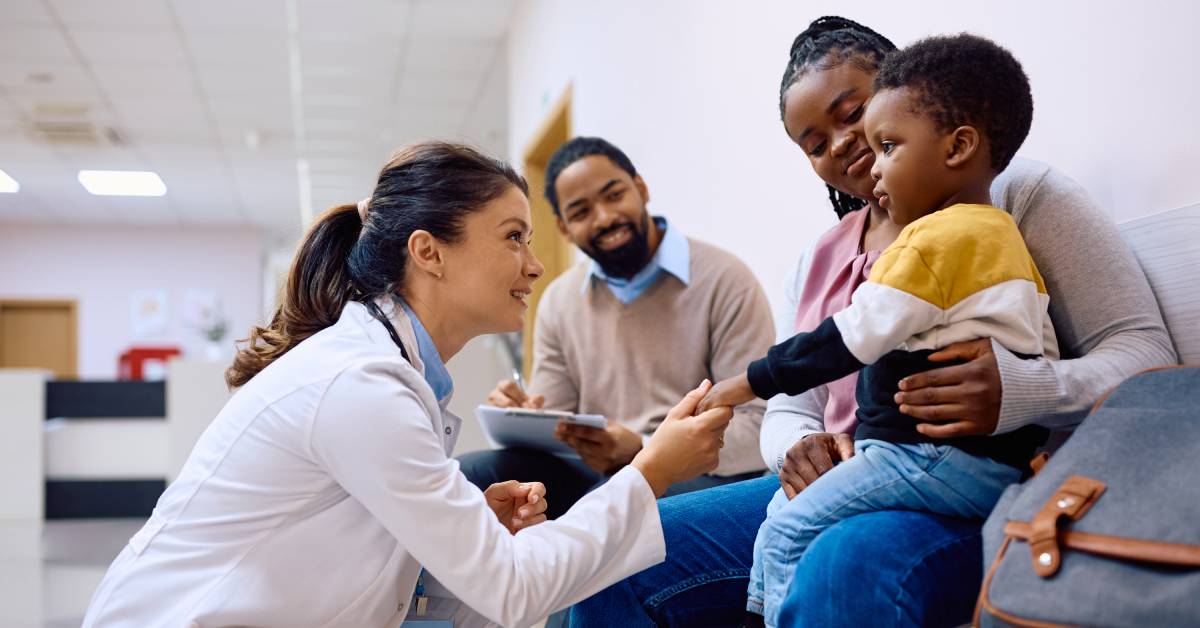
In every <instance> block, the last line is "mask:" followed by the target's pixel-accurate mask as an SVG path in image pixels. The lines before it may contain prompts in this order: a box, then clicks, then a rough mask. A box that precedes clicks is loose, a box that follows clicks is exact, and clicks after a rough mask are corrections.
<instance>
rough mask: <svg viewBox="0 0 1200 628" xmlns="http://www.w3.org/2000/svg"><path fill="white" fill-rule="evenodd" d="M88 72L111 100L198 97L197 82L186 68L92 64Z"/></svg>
mask: <svg viewBox="0 0 1200 628" xmlns="http://www.w3.org/2000/svg"><path fill="white" fill-rule="evenodd" d="M91 70H92V74H94V75H95V77H96V81H97V82H98V83H99V84H100V88H101V89H102V90H104V92H105V93H106V94H108V95H109V96H110V97H117V98H122V97H126V96H127V95H129V94H143V95H150V96H153V97H155V98H189V99H195V98H198V97H199V91H198V90H197V87H196V78H195V77H194V76H193V74H192V71H191V69H190V68H189V67H188V66H187V65H186V64H180V65H177V66H155V65H143V64H136V65H134V64H124V63H119V64H112V63H94V64H92V66H91Z"/></svg>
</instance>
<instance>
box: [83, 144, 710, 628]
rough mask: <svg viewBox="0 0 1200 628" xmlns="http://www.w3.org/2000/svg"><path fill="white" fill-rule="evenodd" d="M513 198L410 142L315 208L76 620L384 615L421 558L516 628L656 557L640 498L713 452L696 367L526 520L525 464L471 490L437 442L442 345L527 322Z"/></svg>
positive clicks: (443, 388)
mask: <svg viewBox="0 0 1200 628" xmlns="http://www.w3.org/2000/svg"><path fill="white" fill-rule="evenodd" d="M527 194H528V190H527V186H526V183H525V181H524V180H523V179H522V178H521V177H520V176H519V175H517V174H516V173H515V172H514V171H513V170H512V169H511V168H510V167H509V166H508V165H507V164H505V163H503V162H500V161H497V160H494V159H491V158H489V157H487V156H484V155H482V154H480V153H478V152H476V151H474V150H472V149H470V148H466V147H463V146H458V145H453V144H446V143H424V144H418V145H415V146H412V147H409V148H407V149H406V150H403V151H402V152H400V153H399V154H398V155H397V156H396V157H395V158H393V159H392V161H391V162H390V163H388V164H387V165H386V166H385V167H384V169H383V171H382V172H381V173H380V175H379V183H378V184H377V186H376V188H375V191H374V193H373V194H372V196H371V198H370V199H369V202H367V203H365V204H364V205H363V207H362V209H361V210H360V208H358V207H356V206H354V205H345V206H341V207H336V208H333V209H331V210H329V211H327V212H326V213H325V214H323V215H322V216H321V217H319V218H318V219H317V221H316V223H315V224H314V225H313V226H312V228H311V229H310V230H309V232H308V234H307V235H306V236H305V238H304V242H303V243H302V245H301V247H300V249H299V251H298V252H297V253H296V257H295V259H294V261H293V263H292V267H291V271H290V274H289V276H288V280H287V287H286V290H285V294H284V295H283V297H282V303H281V304H280V306H279V308H278V310H277V311H276V312H275V314H274V316H273V317H272V319H271V321H270V324H269V325H267V326H266V327H259V328H256V329H255V330H254V331H253V333H252V334H251V336H250V338H249V340H248V342H247V343H246V345H245V346H244V347H243V348H241V350H240V351H239V353H238V355H237V357H236V358H235V360H234V363H233V366H232V367H230V369H229V370H228V372H227V374H226V378H227V380H228V382H229V383H230V385H231V386H234V387H238V388H240V389H239V390H238V391H237V392H236V394H234V396H233V397H232V398H231V399H230V400H229V403H228V404H226V405H225V407H224V409H223V410H222V411H221V413H220V414H218V415H217V417H216V419H214V421H213V422H212V424H211V425H210V426H209V428H208V429H207V430H206V431H205V432H204V435H203V436H201V438H200V440H199V441H198V442H197V444H196V448H195V449H194V450H193V451H192V454H191V456H190V457H189V458H188V461H187V463H186V464H185V465H184V467H183V470H182V472H181V473H180V475H179V477H178V479H177V480H176V481H175V482H173V483H172V484H171V486H170V487H169V488H168V489H167V491H166V492H165V493H164V494H163V495H162V497H161V498H160V499H159V501H158V505H157V506H156V508H155V509H154V513H153V515H151V517H150V519H149V520H148V521H147V522H146V525H145V526H144V527H143V528H142V529H141V530H140V531H139V532H138V533H137V534H135V535H134V536H133V538H131V539H130V541H129V543H128V545H127V546H126V547H125V548H124V550H122V552H121V553H120V555H119V556H117V558H116V560H115V561H114V562H113V564H112V566H111V567H110V568H109V570H108V573H107V575H106V576H105V578H104V580H103V582H102V583H101V584H100V587H99V589H98V590H97V591H96V593H95V595H94V596H93V599H92V602H91V606H90V608H89V609H88V613H87V617H86V619H85V620H84V626H137V627H138V628H145V627H148V626H216V625H239V626H267V625H273V626H395V625H397V624H399V623H400V622H401V621H402V620H403V618H404V616H405V615H406V613H407V611H408V609H409V607H410V606H411V605H412V604H413V600H414V590H415V589H416V587H417V581H418V576H419V575H420V573H421V570H422V566H423V567H424V569H426V570H427V571H428V572H429V573H431V574H433V575H434V576H435V577H436V578H437V580H438V581H440V582H441V583H442V584H443V585H445V586H446V587H447V588H448V589H449V590H450V591H451V592H452V593H453V594H454V595H455V596H456V597H458V598H459V599H460V600H462V601H463V602H464V603H465V604H466V605H467V606H469V607H470V608H471V609H473V610H474V611H475V612H476V613H478V614H479V615H482V618H486V619H487V620H490V621H492V622H496V623H499V624H501V625H505V626H520V625H528V624H530V623H532V622H535V621H537V620H538V619H540V618H542V617H545V616H547V615H548V614H549V613H551V612H552V611H554V610H556V609H559V608H562V607H565V606H567V605H569V604H572V603H573V602H576V601H578V600H581V599H583V598H585V597H588V596H589V595H591V594H593V593H596V592H597V591H600V590H601V589H603V588H604V587H606V586H608V585H609V584H612V583H614V582H616V581H618V580H620V579H622V578H624V577H626V576H629V575H631V574H633V573H635V572H637V571H640V570H642V569H644V568H646V567H649V566H651V565H653V564H655V563H658V562H660V561H661V560H662V559H663V556H664V551H665V548H664V545H663V536H662V530H661V528H660V526H659V520H658V510H657V506H656V504H655V497H656V496H658V495H660V494H662V492H663V491H664V490H665V489H666V487H667V486H669V485H671V484H673V483H675V482H679V481H682V480H685V479H690V478H692V477H695V476H698V475H700V474H701V473H704V472H706V471H710V470H712V469H713V468H714V467H715V466H716V464H717V454H718V452H719V449H720V446H721V445H722V439H723V436H722V434H723V431H724V428H725V426H726V424H727V423H728V421H729V419H730V417H731V413H730V412H729V410H728V409H727V408H726V409H717V410H713V411H711V412H708V413H704V414H701V415H699V416H696V417H692V416H691V414H692V413H693V412H694V409H695V406H696V403H697V402H698V401H699V399H700V398H702V397H703V396H704V393H705V392H706V389H707V384H702V385H701V387H700V388H698V389H697V390H695V391H693V392H692V393H689V394H688V396H687V397H685V398H684V400H683V401H681V402H680V404H679V405H678V406H677V407H676V408H675V409H674V410H673V411H672V412H671V414H670V415H669V416H668V417H667V419H666V420H665V421H664V422H663V424H662V426H661V427H660V428H659V429H658V431H657V432H656V433H655V434H654V436H653V438H651V439H650V442H649V444H648V446H647V447H646V448H645V449H643V450H642V452H641V453H640V454H638V456H637V458H635V459H634V461H633V463H632V464H630V465H629V466H628V467H626V468H625V469H624V470H622V471H620V472H619V473H617V474H616V475H614V476H613V477H612V478H611V479H610V480H609V481H608V482H607V483H606V484H605V485H604V486H603V487H601V488H599V489H597V490H596V491H594V492H592V493H591V494H590V495H588V496H587V497H585V498H584V499H583V500H581V501H580V502H578V503H577V504H576V505H575V507H573V508H572V509H571V510H570V511H569V512H568V513H567V514H566V515H564V516H562V517H561V518H559V519H557V520H555V521H552V522H548V523H545V524H543V525H538V526H536V527H529V526H532V525H534V524H538V523H541V522H542V521H544V520H545V516H544V515H543V514H542V513H543V511H544V510H545V509H546V500H545V498H544V493H545V489H544V487H542V485H541V484H538V483H528V484H518V483H516V482H506V483H502V484H497V485H493V486H492V487H490V488H489V489H488V490H487V491H484V492H482V493H481V492H480V491H479V490H478V489H476V488H475V487H474V486H472V485H471V483H470V482H468V481H467V480H466V478H464V477H463V476H462V475H461V474H460V473H459V472H458V463H457V462H455V461H454V460H453V459H452V458H450V452H451V449H452V448H453V446H454V441H455V439H456V438H457V435H458V430H459V426H460V420H459V419H458V418H457V417H454V416H452V415H450V414H449V413H447V412H446V410H445V407H446V403H447V401H448V399H449V397H450V393H451V390H452V383H451V381H450V378H449V376H448V374H447V372H446V369H445V366H444V361H445V360H448V359H450V358H451V357H452V356H454V354H455V353H456V352H458V350H459V349H461V348H462V346H463V345H464V344H465V343H466V342H467V341H468V340H470V339H471V338H473V337H475V336H478V335H480V334H487V333H496V332H509V331H514V330H517V329H520V327H521V322H522V318H523V316H524V313H525V309H526V305H525V299H526V297H528V296H529V294H530V292H531V284H532V282H533V281H534V280H535V279H537V277H538V276H539V275H540V274H541V273H542V271H543V270H544V269H543V267H542V265H541V263H539V262H538V260H537V259H536V258H535V257H534V255H533V253H532V252H531V251H530V249H529V238H530V235H531V233H530V210H529V203H528V201H527V198H526V195H527ZM614 393H619V391H614ZM475 618H476V619H480V620H482V618H479V617H478V616H475Z"/></svg>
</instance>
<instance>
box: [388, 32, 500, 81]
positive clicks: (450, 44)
mask: <svg viewBox="0 0 1200 628" xmlns="http://www.w3.org/2000/svg"><path fill="white" fill-rule="evenodd" d="M499 48H500V46H499V44H496V43H486V42H485V43H481V42H477V41H470V40H465V41H464V40H457V39H449V38H441V39H425V38H414V39H413V40H412V41H410V42H409V47H408V52H407V54H406V55H405V58H404V73H405V74H408V73H412V74H415V75H417V76H419V77H433V78H447V77H454V76H456V75H457V76H467V77H472V78H474V77H478V76H481V75H482V72H483V71H484V70H485V69H486V68H488V67H490V66H491V65H492V61H493V59H494V58H495V56H496V55H497V54H500V53H501V52H502V51H501V50H499Z"/></svg>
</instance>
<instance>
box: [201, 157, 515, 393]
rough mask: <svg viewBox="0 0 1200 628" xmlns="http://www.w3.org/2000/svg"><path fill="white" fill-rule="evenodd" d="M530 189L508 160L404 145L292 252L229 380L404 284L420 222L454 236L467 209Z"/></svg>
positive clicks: (242, 377) (253, 371)
mask: <svg viewBox="0 0 1200 628" xmlns="http://www.w3.org/2000/svg"><path fill="white" fill-rule="evenodd" d="M512 187H516V188H518V189H520V190H521V191H522V192H523V193H524V194H525V195H526V196H528V194H529V188H528V185H527V184H526V183H525V180H524V179H523V178H522V177H521V176H520V175H519V174H517V173H516V171H515V170H513V169H512V167H511V166H509V165H508V164H506V163H504V162H503V161H500V160H498V159H494V158H492V157H488V156H487V155H484V154H483V153H480V152H479V151H477V150H475V149H473V148H470V147H468V146H463V145H460V144H452V143H448V142H422V143H419V144H414V145H412V146H409V147H407V148H404V149H402V150H401V151H400V152H398V153H397V154H396V155H395V156H394V157H393V158H392V159H391V161H389V162H388V163H387V165H385V166H384V167H383V170H382V171H381V172H380V173H379V182H378V183H377V184H376V186H375V191H374V193H372V195H371V198H370V199H369V200H368V201H367V202H366V204H365V206H364V207H362V211H361V212H360V207H359V206H358V205H339V206H337V207H334V208H332V209H329V210H327V211H326V212H325V213H323V214H321V215H320V216H319V217H317V219H316V221H314V222H313V225H312V226H311V227H310V228H309V230H308V232H307V233H306V234H305V236H304V239H303V241H302V242H301V244H300V248H299V249H298V250H297V251H296V256H295V258H294V259H293V260H292V266H291V270H290V271H289V272H288V277H287V282H286V284H285V286H284V289H283V294H281V295H280V299H279V306H278V307H277V308H276V309H275V312H274V314H273V315H272V316H271V320H270V322H269V323H268V324H267V325H266V326H256V327H254V328H253V329H252V330H251V332H250V337H249V338H246V339H244V340H242V341H241V343H240V344H241V346H240V347H239V349H238V352H237V355H236V356H234V359H233V365H232V366H230V367H229V368H228V369H227V370H226V371H225V381H226V383H228V384H229V386H230V387H231V388H237V387H239V386H242V385H244V384H245V383H246V382H248V381H250V378H252V377H254V376H255V375H257V374H258V373H259V371H261V370H263V369H264V368H266V367H267V366H268V365H270V364H271V363H272V362H274V361H275V360H276V359H278V358H279V357H280V356H282V355H283V354H285V353H287V352H288V351H290V350H291V349H292V348H293V347H295V346H296V345H298V344H300V342H302V341H303V340H305V339H306V338H308V337H310V336H312V335H313V334H315V333H317V332H319V331H321V330H322V329H325V328H326V327H329V326H330V325H333V324H334V323H335V322H337V319H338V317H340V316H341V314H342V309H343V308H344V307H345V306H346V304H347V303H348V302H350V301H366V300H368V299H374V298H375V297H378V296H381V295H384V294H389V293H401V292H402V291H403V288H404V275H405V267H406V266H407V262H408V239H409V237H411V236H412V234H413V232H415V231H418V230H420V231H428V232H429V233H430V234H432V235H433V236H434V237H435V238H437V239H439V240H441V241H443V242H448V243H454V242H457V241H459V240H460V239H461V238H462V230H463V221H464V220H465V218H466V217H467V215H468V214H470V213H471V212H474V211H476V210H478V209H480V208H482V207H483V206H484V205H487V204H488V203H489V202H491V201H493V200H495V199H497V198H499V197H500V196H502V195H503V194H504V193H505V192H507V191H508V190H509V189H510V188H512Z"/></svg>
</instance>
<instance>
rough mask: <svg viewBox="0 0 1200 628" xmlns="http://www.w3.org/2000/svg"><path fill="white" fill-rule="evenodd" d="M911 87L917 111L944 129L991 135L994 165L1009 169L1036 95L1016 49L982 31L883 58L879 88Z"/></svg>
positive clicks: (925, 41)
mask: <svg viewBox="0 0 1200 628" xmlns="http://www.w3.org/2000/svg"><path fill="white" fill-rule="evenodd" d="M901 87H907V88H909V89H912V90H913V91H914V92H915V94H914V96H915V98H916V106H917V108H918V110H917V111H914V113H917V114H919V115H924V116H927V117H929V118H930V119H931V120H933V123H934V124H935V125H936V126H937V128H938V131H940V132H949V131H951V130H953V129H955V128H957V127H960V126H963V125H970V126H974V127H975V128H977V129H979V130H980V132H981V133H983V134H984V135H985V136H987V138H988V142H989V144H990V146H991V165H992V168H994V169H995V170H996V172H1000V171H1002V170H1004V169H1005V168H1006V167H1008V163H1009V162H1010V161H1012V158H1013V155H1015V154H1016V153H1017V149H1018V148H1020V147H1021V144H1022V143H1023V142H1024V141H1025V137H1026V136H1027V135H1028V134H1029V126H1030V124H1031V123H1032V122H1033V95H1032V94H1031V93H1030V89H1029V77H1027V76H1026V75H1025V71H1024V70H1023V69H1022V68H1021V63H1020V62H1019V61H1017V59H1016V57H1013V55H1012V53H1010V52H1009V51H1008V50H1005V49H1004V48H1003V47H1001V46H1000V45H999V44H997V43H995V42H993V41H991V40H990V39H985V38H983V37H979V36H977V35H970V34H967V33H962V34H960V35H953V36H941V37H929V38H927V39H922V40H921V41H918V42H917V43H915V44H912V45H911V46H908V47H906V48H903V49H901V50H897V51H896V52H893V53H892V54H890V55H888V56H887V58H885V59H884V61H883V65H882V66H881V67H880V68H879V74H877V75H876V76H875V91H880V90H884V89H899V88H901Z"/></svg>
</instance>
